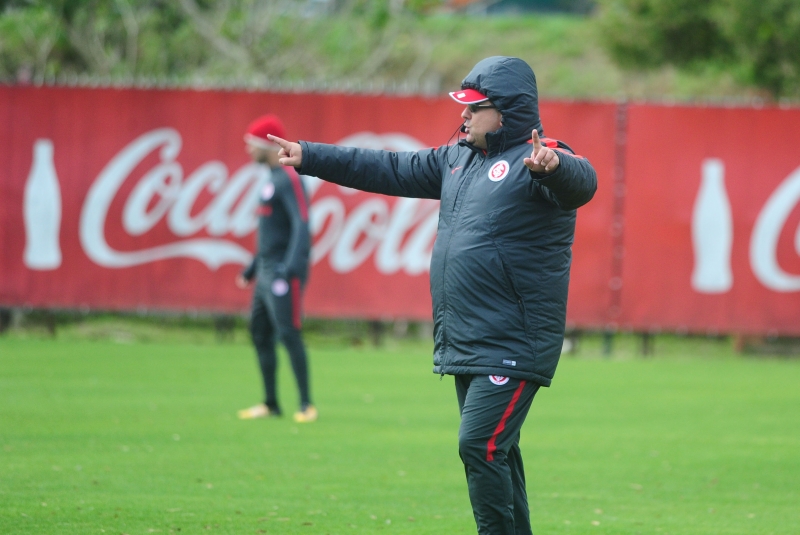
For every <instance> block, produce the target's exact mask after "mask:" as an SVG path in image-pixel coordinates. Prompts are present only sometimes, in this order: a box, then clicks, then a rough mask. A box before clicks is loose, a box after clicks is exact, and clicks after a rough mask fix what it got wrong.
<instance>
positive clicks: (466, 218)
mask: <svg viewBox="0 0 800 535" xmlns="http://www.w3.org/2000/svg"><path fill="white" fill-rule="evenodd" d="M520 63H521V62H520V60H515V59H514V58H502V57H494V58H488V59H486V60H483V61H482V62H480V63H478V65H476V67H475V69H473V71H472V72H471V73H470V75H469V76H468V77H467V78H465V80H464V82H463V83H462V88H474V89H477V90H479V91H481V92H482V93H483V94H484V95H486V96H487V97H489V99H490V100H491V102H492V103H493V104H494V105H495V106H496V107H497V108H498V111H499V112H500V113H501V114H502V122H503V126H502V127H501V128H500V129H499V130H497V131H496V132H493V133H489V134H487V135H486V140H487V145H488V150H487V151H483V150H481V149H478V148H477V147H474V146H472V145H470V144H469V143H467V142H466V141H461V142H460V143H458V145H456V146H443V147H439V148H434V149H426V150H421V151H419V152H398V153H395V152H388V151H375V150H367V149H356V148H345V147H337V146H332V145H324V144H317V143H308V142H305V141H301V142H300V144H301V146H302V150H303V153H302V154H303V161H302V169H301V172H302V173H303V174H307V175H315V176H318V177H320V178H322V179H324V180H327V181H330V182H334V183H337V184H341V185H344V186H348V187H352V188H357V189H360V190H365V191H371V192H375V193H382V194H387V195H395V196H402V197H418V198H430V199H439V200H440V201H441V204H440V208H439V226H438V233H437V237H436V242H435V244H434V247H433V254H432V258H431V268H430V287H431V295H432V298H433V320H434V340H435V346H434V372H435V373H441V374H453V375H460V374H481V375H500V376H507V377H513V378H516V379H524V380H529V381H533V382H535V383H537V384H540V385H542V386H549V385H550V383H551V380H552V378H553V375H554V373H555V369H556V365H557V364H558V359H559V357H560V354H561V347H562V344H563V338H564V327H565V322H566V309H567V288H568V285H569V271H570V264H571V261H572V249H571V248H572V242H573V238H574V234H575V219H576V209H577V208H578V207H579V206H581V205H583V204H585V203H587V202H588V201H589V200H590V199H591V198H592V196H593V195H594V192H595V190H596V189H597V176H596V173H595V170H594V169H593V167H592V166H591V164H590V163H589V162H588V161H587V160H586V159H585V158H583V157H580V156H576V155H574V154H573V152H572V150H571V149H570V148H569V147H568V146H567V145H565V144H564V143H562V142H560V141H557V140H553V139H548V138H545V137H544V132H543V128H542V124H541V121H540V119H539V110H538V93H537V89H536V80H535V77H534V75H533V72H532V71H530V68H529V67H527V65H525V68H519V65H520ZM534 128H536V129H537V130H538V131H539V135H540V137H542V142H543V144H546V145H547V146H549V147H552V148H554V149H556V150H558V151H559V152H558V154H559V159H560V165H559V167H558V168H557V169H556V171H555V172H554V173H552V174H550V175H541V174H537V173H533V172H531V171H530V170H529V169H528V168H527V167H526V166H525V164H524V163H523V158H525V157H528V156H530V155H531V151H532V146H531V144H530V140H531V133H532V130H533V129H534Z"/></svg>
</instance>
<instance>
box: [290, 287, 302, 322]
mask: <svg viewBox="0 0 800 535" xmlns="http://www.w3.org/2000/svg"><path fill="white" fill-rule="evenodd" d="M291 284H292V287H291V291H292V325H294V327H295V328H296V329H299V328H301V327H302V325H303V322H302V320H301V318H302V314H301V310H300V306H301V304H302V299H301V297H302V296H301V295H300V279H298V278H297V277H294V278H293V279H292V281H291Z"/></svg>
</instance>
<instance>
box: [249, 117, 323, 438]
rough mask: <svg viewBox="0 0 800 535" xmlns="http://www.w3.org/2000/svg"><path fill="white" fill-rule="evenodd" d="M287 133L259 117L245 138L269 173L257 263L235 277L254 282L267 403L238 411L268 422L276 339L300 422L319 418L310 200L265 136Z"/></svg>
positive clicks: (253, 323) (254, 330)
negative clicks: (313, 380)
mask: <svg viewBox="0 0 800 535" xmlns="http://www.w3.org/2000/svg"><path fill="white" fill-rule="evenodd" d="M270 134H273V135H284V134H283V123H281V121H280V119H278V117H276V116H275V115H271V114H269V115H264V116H262V117H259V118H258V119H256V120H255V121H253V122H252V123H250V126H249V127H248V128H247V133H246V134H245V136H244V140H245V147H246V149H247V152H248V153H249V154H250V156H251V157H252V158H253V161H255V162H256V163H257V164H259V170H260V171H262V172H263V174H264V175H265V176H264V177H263V178H262V184H261V191H260V198H259V206H258V236H257V239H258V250H257V251H256V255H255V256H254V257H253V262H252V263H251V264H250V266H248V267H247V269H245V270H244V271H243V272H242V274H241V275H239V276H238V277H237V279H236V284H237V285H238V286H239V287H240V288H246V287H247V286H249V284H250V282H252V281H253V280H254V279H255V281H256V285H255V290H254V291H253V305H252V313H251V317H250V333H251V335H252V338H253V344H254V345H255V347H256V353H257V354H258V364H259V367H260V369H261V378H262V381H263V383H264V393H265V399H264V402H263V403H259V404H257V405H254V406H252V407H249V408H247V409H242V410H240V411H239V418H242V419H244V420H249V419H253V418H269V417H275V416H280V415H281V409H280V406H279V405H278V394H277V387H276V367H277V356H276V354H275V344H276V341H277V340H278V339H280V341H281V342H282V343H283V345H284V346H285V347H286V352H287V353H289V360H290V361H291V364H292V370H293V371H294V375H295V378H296V379H297V389H298V391H299V392H300V410H298V411H297V412H296V413H295V414H294V419H295V421H297V422H300V423H308V422H313V421H315V420H316V419H317V409H316V408H315V407H314V405H312V404H311V397H310V394H309V385H308V359H307V357H306V348H305V344H303V338H302V334H301V330H300V329H301V322H302V318H301V312H302V302H301V301H302V292H303V287H304V286H305V283H306V279H307V278H308V261H309V255H310V249H311V238H310V234H309V229H308V196H307V195H306V192H305V189H304V188H303V183H302V182H301V180H300V177H299V176H298V174H297V171H295V170H294V168H292V167H286V168H284V167H282V166H281V165H280V163H279V162H278V149H279V147H278V146H277V145H275V144H274V143H272V142H271V141H269V140H268V139H267V136H268V135H270Z"/></svg>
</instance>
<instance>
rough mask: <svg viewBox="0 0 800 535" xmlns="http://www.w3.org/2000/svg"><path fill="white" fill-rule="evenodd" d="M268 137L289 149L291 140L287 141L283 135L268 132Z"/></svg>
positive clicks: (283, 147)
mask: <svg viewBox="0 0 800 535" xmlns="http://www.w3.org/2000/svg"><path fill="white" fill-rule="evenodd" d="M267 139H269V140H270V141H274V142H275V143H277V144H278V145H280V147H281V148H282V149H288V148H289V145H290V142H288V141H286V140H285V139H283V138H281V137H278V136H273V135H272V134H267Z"/></svg>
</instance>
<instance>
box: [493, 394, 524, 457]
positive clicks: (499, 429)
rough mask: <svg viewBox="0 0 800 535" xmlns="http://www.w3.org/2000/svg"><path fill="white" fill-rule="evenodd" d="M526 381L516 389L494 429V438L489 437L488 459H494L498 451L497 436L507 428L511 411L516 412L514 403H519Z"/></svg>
mask: <svg viewBox="0 0 800 535" xmlns="http://www.w3.org/2000/svg"><path fill="white" fill-rule="evenodd" d="M525 383H526V381H520V382H519V386H518V387H517V389H516V390H515V391H514V395H513V396H512V397H511V401H510V402H509V403H508V407H506V411H505V412H504V413H503V417H502V418H500V423H499V424H497V429H495V430H494V434H492V438H490V439H489V443H488V444H487V445H486V460H487V461H494V452H496V451H497V444H496V442H497V437H498V436H500V433H502V432H503V429H505V428H506V421H507V420H508V417H509V416H511V413H512V412H514V405H516V404H517V400H519V396H520V395H521V394H522V390H523V389H524V388H525Z"/></svg>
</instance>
